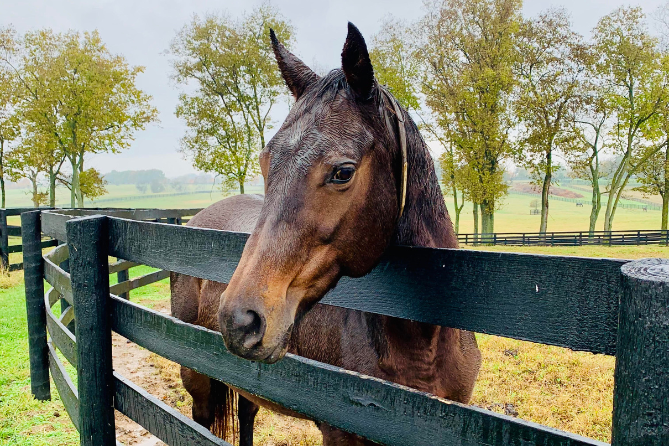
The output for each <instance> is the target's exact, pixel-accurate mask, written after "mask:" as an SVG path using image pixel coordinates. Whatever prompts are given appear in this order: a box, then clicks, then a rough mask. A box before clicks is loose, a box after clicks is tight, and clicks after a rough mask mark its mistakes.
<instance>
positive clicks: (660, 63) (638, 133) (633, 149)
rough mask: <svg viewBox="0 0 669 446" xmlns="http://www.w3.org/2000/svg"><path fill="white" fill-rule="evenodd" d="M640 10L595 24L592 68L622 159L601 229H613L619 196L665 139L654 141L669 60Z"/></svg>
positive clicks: (667, 96) (623, 12) (616, 13)
mask: <svg viewBox="0 0 669 446" xmlns="http://www.w3.org/2000/svg"><path fill="white" fill-rule="evenodd" d="M644 20H645V15H644V14H643V11H642V10H641V8H638V7H637V8H619V9H617V10H615V11H614V12H612V13H611V14H609V15H607V16H604V17H603V18H602V19H601V20H600V21H599V23H598V24H597V26H596V28H595V33H594V41H595V50H596V53H598V54H600V60H599V61H598V63H597V65H596V68H597V74H598V75H599V76H601V78H602V79H603V81H604V84H605V86H606V87H607V91H608V95H607V98H606V102H607V105H608V107H610V109H611V110H612V111H613V112H614V113H615V123H614V124H613V125H612V129H611V131H610V140H611V148H612V149H613V151H614V153H615V154H616V155H619V156H620V162H619V164H618V165H617V166H616V170H615V172H614V173H613V176H612V178H611V185H610V190H609V195H608V199H607V203H606V210H605V214H604V230H606V231H610V230H611V229H612V228H613V218H614V216H615V211H616V208H617V206H618V202H619V200H620V197H621V196H622V193H623V191H624V190H625V188H626V186H627V183H628V182H629V180H630V178H632V176H634V175H635V174H636V173H637V172H638V171H639V170H640V169H641V168H642V167H643V166H644V165H645V164H646V163H647V162H648V160H649V159H651V158H652V157H653V156H654V154H655V153H656V152H657V151H659V150H661V149H662V147H663V146H664V145H666V140H665V141H660V142H657V141H656V139H657V137H658V132H659V130H660V122H661V120H660V117H661V113H662V111H663V110H664V109H665V108H666V107H667V101H668V99H669V94H668V89H667V72H668V70H667V66H668V61H667V59H666V57H665V58H663V57H661V54H660V52H659V49H658V41H657V39H656V38H654V37H652V36H651V35H650V34H649V33H648V30H647V27H646V25H645V22H644Z"/></svg>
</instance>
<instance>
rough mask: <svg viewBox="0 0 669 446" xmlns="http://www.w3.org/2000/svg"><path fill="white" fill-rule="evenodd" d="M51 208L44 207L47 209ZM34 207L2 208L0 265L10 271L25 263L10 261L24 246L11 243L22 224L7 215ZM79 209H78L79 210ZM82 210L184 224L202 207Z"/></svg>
mask: <svg viewBox="0 0 669 446" xmlns="http://www.w3.org/2000/svg"><path fill="white" fill-rule="evenodd" d="M47 209H50V208H43V210H47ZM32 210H34V208H11V209H1V208H0V266H1V267H2V268H5V269H8V270H9V271H16V270H20V269H23V263H22V262H19V263H13V264H12V263H9V254H11V253H19V252H23V246H22V245H19V244H12V245H10V244H9V240H10V239H9V237H21V226H14V225H9V224H7V217H12V216H19V215H21V214H22V213H24V212H29V211H32ZM78 210H79V209H77V211H78ZM80 210H81V211H82V212H87V213H90V212H94V213H97V214H105V213H114V215H118V216H124V217H126V218H135V219H138V220H149V221H161V222H165V223H177V224H182V223H185V222H187V221H188V220H187V219H184V218H183V217H185V216H190V215H195V214H197V213H198V212H199V211H200V210H201V209H116V208H84V209H80ZM60 211H61V212H64V213H66V212H69V211H71V210H70V209H61V210H60ZM57 245H58V242H57V241H56V240H42V248H48V247H50V246H57Z"/></svg>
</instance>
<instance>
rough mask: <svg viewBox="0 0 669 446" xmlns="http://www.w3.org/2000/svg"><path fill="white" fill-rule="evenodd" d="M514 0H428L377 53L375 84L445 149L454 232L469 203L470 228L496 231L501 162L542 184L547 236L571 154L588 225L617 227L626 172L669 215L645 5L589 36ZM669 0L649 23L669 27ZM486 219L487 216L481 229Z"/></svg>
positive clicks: (658, 52) (653, 39)
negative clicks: (526, 11) (528, 12)
mask: <svg viewBox="0 0 669 446" xmlns="http://www.w3.org/2000/svg"><path fill="white" fill-rule="evenodd" d="M521 8H522V2H521V1H520V0H432V1H429V2H427V3H426V4H425V15H424V16H423V17H422V18H421V19H420V20H418V21H417V22H415V23H406V22H403V21H401V20H398V19H393V18H391V19H389V20H387V21H386V22H385V23H384V24H383V27H382V30H381V32H380V33H378V34H377V35H376V36H375V37H374V41H373V45H372V46H373V51H372V52H371V56H372V62H373V64H374V67H375V70H376V75H377V78H378V79H379V81H380V82H382V83H385V84H386V85H387V86H388V87H389V88H390V90H391V91H392V92H393V93H394V94H395V96H397V97H398V99H399V100H400V101H401V102H402V103H403V105H404V106H405V107H407V108H408V109H410V110H411V112H412V113H413V115H414V116H415V117H416V119H417V121H418V122H420V123H421V125H422V127H423V130H424V131H425V132H427V134H428V138H429V139H434V140H437V141H439V142H440V143H441V145H442V146H443V147H444V148H445V153H444V154H443V156H442V157H441V159H440V161H441V170H442V178H443V186H444V188H445V189H446V190H447V191H448V193H449V195H451V196H452V197H453V205H452V206H450V207H451V209H452V210H453V213H454V216H455V225H456V231H457V229H458V226H459V220H460V216H461V212H462V210H463V207H464V203H465V200H467V201H469V202H472V203H474V206H473V209H472V216H473V219H474V228H475V232H476V233H479V232H481V233H492V232H493V231H494V215H495V211H496V210H497V209H498V207H499V205H500V200H501V199H502V198H503V197H504V195H505V194H506V193H507V189H508V184H507V182H506V181H505V180H504V172H505V165H508V164H509V163H515V164H516V165H519V166H522V167H524V168H525V169H526V170H527V171H528V172H529V173H530V176H531V179H532V182H533V183H534V184H535V185H536V186H537V187H538V188H539V189H540V190H541V223H540V228H539V229H540V232H542V233H545V232H546V229H547V225H548V211H549V194H550V189H551V187H552V186H553V185H554V184H555V179H556V172H557V171H558V170H559V169H560V168H561V167H560V164H559V163H558V162H557V159H558V158H560V159H562V160H564V163H566V164H567V165H568V168H569V169H570V170H571V172H572V175H573V176H574V177H576V178H580V179H584V180H586V181H588V183H589V184H590V185H591V186H592V211H591V216H590V230H591V231H592V230H594V228H595V224H596V223H597V220H598V219H599V218H600V213H601V212H602V211H603V214H604V229H605V230H611V229H612V228H613V221H614V217H615V212H616V209H617V206H618V203H619V201H620V198H621V196H622V194H623V192H624V191H625V190H626V188H627V187H628V185H629V184H630V180H635V181H638V183H640V185H638V186H637V187H636V188H635V189H637V190H640V191H642V192H644V193H646V194H653V195H661V196H662V201H663V210H662V229H667V214H668V210H669V152H668V151H667V141H668V139H669V125H668V123H669V52H668V51H667V39H666V35H664V34H662V35H659V36H655V35H653V34H652V33H651V32H650V31H649V26H648V23H647V17H646V16H645V14H644V12H643V11H642V9H641V8H632V7H623V8H619V9H617V10H615V11H613V12H612V13H610V14H608V15H606V16H604V17H602V18H601V19H600V20H599V22H598V23H597V26H596V27H595V28H594V29H593V30H592V34H591V35H590V36H588V38H586V37H584V36H581V35H579V34H578V33H576V32H575V31H574V30H573V29H572V25H571V22H570V19H569V16H568V15H567V13H566V12H565V11H564V10H562V9H550V10H547V11H545V12H543V13H541V14H540V15H538V16H537V17H531V18H526V17H523V16H522V14H521ZM668 17H669V4H668V5H665V6H664V7H662V8H660V9H659V10H658V11H656V13H655V16H654V17H653V20H654V24H656V25H657V28H658V29H660V30H661V32H662V33H665V34H669V26H668V25H669V21H668V20H667V18H668ZM479 222H480V223H479Z"/></svg>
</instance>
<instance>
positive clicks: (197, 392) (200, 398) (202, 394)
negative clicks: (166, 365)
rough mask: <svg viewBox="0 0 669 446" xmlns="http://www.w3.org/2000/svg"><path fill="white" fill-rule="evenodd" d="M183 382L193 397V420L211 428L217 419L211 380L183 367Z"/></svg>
mask: <svg viewBox="0 0 669 446" xmlns="http://www.w3.org/2000/svg"><path fill="white" fill-rule="evenodd" d="M181 381H182V382H183V385H184V387H185V388H186V390H187V391H188V393H190V394H191V396H192V397H193V420H194V421H195V422H196V423H198V424H200V425H202V426H203V427H205V428H206V429H209V428H211V425H212V423H213V422H214V417H215V410H214V401H212V398H211V378H209V377H208V376H205V375H202V374H201V373H197V372H196V371H194V370H191V369H189V368H187V367H183V366H182V367H181Z"/></svg>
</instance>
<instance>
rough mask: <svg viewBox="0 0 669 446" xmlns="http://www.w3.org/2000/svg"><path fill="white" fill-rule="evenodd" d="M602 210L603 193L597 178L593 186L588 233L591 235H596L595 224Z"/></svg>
mask: <svg viewBox="0 0 669 446" xmlns="http://www.w3.org/2000/svg"><path fill="white" fill-rule="evenodd" d="M601 210H602V193H601V192H600V190H599V181H596V180H595V185H593V187H592V210H591V211H590V226H589V227H588V233H589V234H590V237H592V236H593V235H594V232H595V225H596V224H597V219H598V218H599V211H601Z"/></svg>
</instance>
